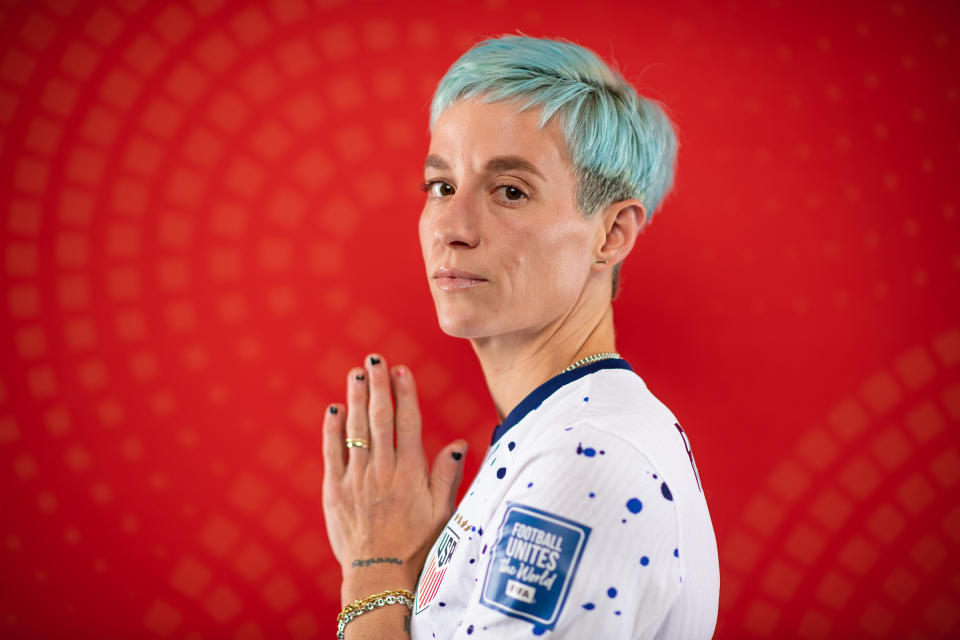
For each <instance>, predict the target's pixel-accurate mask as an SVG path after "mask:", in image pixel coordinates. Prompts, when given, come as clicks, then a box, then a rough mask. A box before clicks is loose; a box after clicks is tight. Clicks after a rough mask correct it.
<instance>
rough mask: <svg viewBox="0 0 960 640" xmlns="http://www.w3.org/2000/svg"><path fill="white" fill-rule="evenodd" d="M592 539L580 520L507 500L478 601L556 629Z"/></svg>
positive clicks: (510, 614)
mask: <svg viewBox="0 0 960 640" xmlns="http://www.w3.org/2000/svg"><path fill="white" fill-rule="evenodd" d="M589 535H590V527H588V526H586V525H583V524H580V523H579V522H574V521H573V520H570V519H568V518H564V517H562V516H558V515H555V514H552V513H548V512H546V511H543V510H541V509H536V508H534V507H529V506H526V505H522V504H518V503H516V502H507V510H506V512H505V513H504V515H503V523H502V524H501V525H500V531H499V532H498V534H497V542H496V544H495V546H494V548H493V550H492V556H491V558H490V563H489V564H488V565H487V573H486V575H485V576H484V579H483V591H482V592H481V594H480V603H481V604H483V605H484V606H487V607H490V608H491V609H495V610H497V611H500V612H501V613H504V614H506V615H509V616H514V617H516V618H522V619H524V620H529V621H530V622H532V623H534V624H537V625H539V626H541V627H544V628H545V629H552V628H553V627H554V626H555V625H556V623H557V618H558V617H559V616H560V611H561V610H562V609H563V604H564V601H565V600H566V597H567V593H568V592H569V590H570V585H571V584H572V582H573V577H574V575H575V574H576V571H577V565H578V564H579V563H580V558H581V556H582V555H583V548H584V546H585V545H586V544H587V538H588V537H589Z"/></svg>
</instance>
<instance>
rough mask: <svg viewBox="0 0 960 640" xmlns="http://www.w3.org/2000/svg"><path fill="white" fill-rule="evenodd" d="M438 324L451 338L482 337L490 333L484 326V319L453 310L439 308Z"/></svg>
mask: <svg viewBox="0 0 960 640" xmlns="http://www.w3.org/2000/svg"><path fill="white" fill-rule="evenodd" d="M437 324H439V325H440V330H441V331H443V332H444V333H445V334H447V335H448V336H450V337H451V338H481V337H484V336H487V335H489V334H490V331H489V329H488V328H487V327H484V326H483V322H482V319H480V318H477V317H475V316H473V315H466V314H463V313H454V312H452V311H451V310H449V309H448V310H442V309H438V310H437Z"/></svg>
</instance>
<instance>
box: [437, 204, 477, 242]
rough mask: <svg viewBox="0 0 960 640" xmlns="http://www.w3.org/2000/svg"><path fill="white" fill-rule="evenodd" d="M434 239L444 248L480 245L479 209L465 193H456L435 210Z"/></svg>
mask: <svg viewBox="0 0 960 640" xmlns="http://www.w3.org/2000/svg"><path fill="white" fill-rule="evenodd" d="M433 236H434V239H435V240H436V241H438V242H442V243H443V244H444V246H449V247H456V246H466V247H476V246H477V245H478V244H480V208H479V206H478V205H477V204H476V202H475V201H474V199H473V198H472V196H471V195H470V193H468V192H467V191H461V190H458V191H456V192H455V193H454V194H453V195H452V196H449V197H448V198H447V200H446V201H445V202H444V204H443V206H440V207H437V208H436V209H435V216H434V227H433Z"/></svg>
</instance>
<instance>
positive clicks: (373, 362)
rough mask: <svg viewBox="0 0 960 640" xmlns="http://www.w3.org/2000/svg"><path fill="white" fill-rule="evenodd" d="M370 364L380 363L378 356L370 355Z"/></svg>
mask: <svg viewBox="0 0 960 640" xmlns="http://www.w3.org/2000/svg"><path fill="white" fill-rule="evenodd" d="M370 364H380V358H378V357H377V356H370Z"/></svg>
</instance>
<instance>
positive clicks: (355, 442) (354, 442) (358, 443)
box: [346, 438, 370, 449]
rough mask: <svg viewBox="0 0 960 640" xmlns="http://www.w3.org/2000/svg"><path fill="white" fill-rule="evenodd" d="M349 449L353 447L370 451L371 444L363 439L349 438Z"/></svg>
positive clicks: (347, 440)
mask: <svg viewBox="0 0 960 640" xmlns="http://www.w3.org/2000/svg"><path fill="white" fill-rule="evenodd" d="M346 442H347V449H349V448H351V447H360V448H362V449H369V448H370V443H369V442H367V441H366V440H364V439H363V438H347V439H346Z"/></svg>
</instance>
